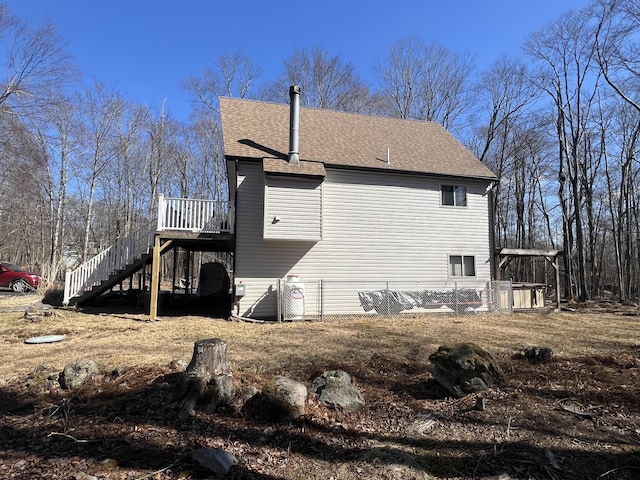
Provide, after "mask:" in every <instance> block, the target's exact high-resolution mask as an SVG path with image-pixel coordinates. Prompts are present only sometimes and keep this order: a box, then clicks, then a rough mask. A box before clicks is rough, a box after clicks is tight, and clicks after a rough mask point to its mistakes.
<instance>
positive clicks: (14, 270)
mask: <svg viewBox="0 0 640 480" xmlns="http://www.w3.org/2000/svg"><path fill="white" fill-rule="evenodd" d="M40 279H41V277H40V275H38V274H37V273H31V272H28V271H26V270H23V269H22V268H20V267H16V266H15V265H13V264H12V263H9V262H0V288H10V289H11V290H13V291H14V292H27V291H30V290H35V289H37V288H38V286H39V285H40Z"/></svg>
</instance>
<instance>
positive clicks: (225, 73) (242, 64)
mask: <svg viewBox="0 0 640 480" xmlns="http://www.w3.org/2000/svg"><path fill="white" fill-rule="evenodd" d="M215 67H216V68H215V69H214V70H205V72H204V74H203V76H202V77H200V78H198V77H190V78H188V79H186V80H185V81H184V82H183V86H184V88H185V90H186V91H187V92H189V93H190V94H191V95H193V97H194V98H195V99H196V109H197V107H205V108H206V109H209V110H211V111H213V112H218V97H219V96H228V97H237V98H245V97H246V96H248V95H249V93H250V92H251V88H252V87H253V85H254V82H255V80H256V78H258V77H259V76H260V69H259V68H257V67H256V66H254V65H253V64H252V62H251V60H250V59H249V58H248V57H246V56H245V55H243V54H241V53H239V52H236V53H232V54H225V55H221V56H220V57H219V58H218V59H217V60H216V62H215Z"/></svg>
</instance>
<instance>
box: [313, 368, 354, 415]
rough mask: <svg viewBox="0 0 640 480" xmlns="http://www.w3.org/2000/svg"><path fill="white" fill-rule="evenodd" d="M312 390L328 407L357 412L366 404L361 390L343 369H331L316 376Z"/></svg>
mask: <svg viewBox="0 0 640 480" xmlns="http://www.w3.org/2000/svg"><path fill="white" fill-rule="evenodd" d="M311 390H312V391H313V392H314V393H315V394H316V396H317V398H318V401H319V402H320V403H321V404H322V405H324V406H325V407H327V408H333V409H337V410H342V411H343V412H357V411H358V410H360V409H361V408H362V407H364V405H365V401H364V398H363V397H362V394H361V393H360V391H359V390H358V389H357V388H356V387H354V386H353V384H352V381H351V376H350V375H349V374H348V373H347V372H344V371H342V370H330V371H327V372H324V373H323V374H322V375H320V376H319V377H318V378H316V379H315V380H314V381H313V383H312V385H311Z"/></svg>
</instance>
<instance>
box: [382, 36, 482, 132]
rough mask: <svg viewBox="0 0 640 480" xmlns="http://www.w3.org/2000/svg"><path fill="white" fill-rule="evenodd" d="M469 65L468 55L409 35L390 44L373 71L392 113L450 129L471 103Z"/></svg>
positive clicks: (471, 63) (470, 67)
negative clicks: (383, 58)
mask: <svg viewBox="0 0 640 480" xmlns="http://www.w3.org/2000/svg"><path fill="white" fill-rule="evenodd" d="M473 69H474V63H473V61H472V60H471V59H470V58H469V57H468V56H466V55H461V54H456V53H454V52H452V51H450V50H448V49H447V48H445V47H442V46H440V45H437V44H435V43H425V42H423V41H422V40H420V39H418V38H415V37H412V38H409V39H408V40H399V41H398V42H396V43H395V44H393V45H392V46H391V47H390V48H389V51H388V53H387V56H386V59H385V60H384V61H383V62H382V63H381V64H379V65H378V66H377V67H376V73H377V76H378V78H379V80H380V83H381V85H382V91H383V96H384V97H385V98H386V99H387V100H388V102H389V106H390V109H391V111H392V112H393V113H394V114H395V115H396V116H398V117H400V118H414V119H419V120H427V121H435V122H440V123H442V125H444V127H445V128H447V129H450V130H451V129H454V126H455V124H456V122H457V121H458V120H459V118H460V116H461V114H462V113H464V112H468V111H469V110H470V109H471V106H472V105H473V98H472V96H471V95H470V89H469V81H470V77H471V73H472V72H473Z"/></svg>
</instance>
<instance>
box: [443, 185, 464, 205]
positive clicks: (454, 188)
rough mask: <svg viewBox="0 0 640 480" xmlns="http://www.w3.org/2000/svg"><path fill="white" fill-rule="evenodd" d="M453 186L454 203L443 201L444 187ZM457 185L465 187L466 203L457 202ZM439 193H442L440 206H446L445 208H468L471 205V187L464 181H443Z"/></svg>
mask: <svg viewBox="0 0 640 480" xmlns="http://www.w3.org/2000/svg"><path fill="white" fill-rule="evenodd" d="M445 186H446V187H453V205H447V204H445V203H444V202H443V201H442V196H443V192H442V187H445ZM457 187H464V189H465V195H464V198H465V201H466V205H457V204H456V203H455V202H456V188H457ZM438 193H439V195H440V206H441V207H444V208H468V207H469V187H468V185H466V184H464V183H441V184H440V188H439V189H438Z"/></svg>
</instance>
